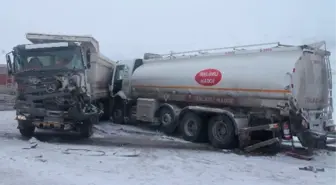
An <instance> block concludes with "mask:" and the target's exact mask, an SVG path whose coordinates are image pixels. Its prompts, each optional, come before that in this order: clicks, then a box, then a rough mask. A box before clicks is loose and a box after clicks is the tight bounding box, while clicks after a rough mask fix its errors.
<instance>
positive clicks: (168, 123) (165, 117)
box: [159, 107, 177, 135]
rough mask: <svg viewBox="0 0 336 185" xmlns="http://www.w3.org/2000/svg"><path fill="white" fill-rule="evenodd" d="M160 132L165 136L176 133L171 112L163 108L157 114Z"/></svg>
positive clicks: (174, 119)
mask: <svg viewBox="0 0 336 185" xmlns="http://www.w3.org/2000/svg"><path fill="white" fill-rule="evenodd" d="M159 123H160V130H161V131H162V132H164V133H165V134H168V135H169V134H173V133H174V132H175V131H176V128H177V124H176V118H175V114H174V112H173V110H171V109H169V108H166V107H163V108H161V109H160V112H159Z"/></svg>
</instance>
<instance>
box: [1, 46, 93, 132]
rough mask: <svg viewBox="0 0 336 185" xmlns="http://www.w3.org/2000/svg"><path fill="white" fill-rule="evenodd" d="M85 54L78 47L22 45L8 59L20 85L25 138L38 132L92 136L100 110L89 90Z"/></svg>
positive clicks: (18, 105) (18, 101)
mask: <svg viewBox="0 0 336 185" xmlns="http://www.w3.org/2000/svg"><path fill="white" fill-rule="evenodd" d="M83 53H84V52H83V51H82V48H81V47H80V46H79V45H77V44H75V43H67V42H65V43H61V42H59V43H47V44H31V45H19V46H17V47H15V48H14V49H13V51H12V52H11V53H9V54H8V55H7V56H6V59H7V66H8V73H9V74H11V75H13V76H14V77H15V80H16V83H17V94H16V102H15V109H16V114H17V117H16V119H17V120H18V129H19V130H20V133H21V134H22V135H23V136H26V137H30V136H32V135H33V134H34V131H35V128H40V129H53V130H59V131H76V132H79V133H80V134H81V136H83V137H90V136H91V135H92V132H93V131H92V127H93V124H95V123H96V122H98V119H99V110H98V109H97V108H96V107H95V106H94V105H93V104H92V103H91V98H90V93H89V92H88V91H89V88H87V86H88V85H87V78H86V69H88V68H90V53H89V52H88V53H85V54H83ZM11 56H12V57H11ZM12 59H13V62H12Z"/></svg>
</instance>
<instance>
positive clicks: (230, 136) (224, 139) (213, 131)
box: [208, 115, 236, 149]
mask: <svg viewBox="0 0 336 185" xmlns="http://www.w3.org/2000/svg"><path fill="white" fill-rule="evenodd" d="M208 137H209V141H210V143H211V145H212V146H213V147H215V148H221V149H228V148H232V147H234V145H235V144H236V137H235V128H234V125H233V123H232V121H231V120H230V119H229V118H228V117H227V116H225V115H220V116H214V117H212V118H211V119H210V121H209V125H208Z"/></svg>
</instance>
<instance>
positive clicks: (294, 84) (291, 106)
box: [110, 42, 332, 148]
mask: <svg viewBox="0 0 336 185" xmlns="http://www.w3.org/2000/svg"><path fill="white" fill-rule="evenodd" d="M323 44H324V42H320V43H315V44H311V45H300V46H288V45H281V44H279V43H277V45H276V46H275V47H267V48H265V47H264V45H249V46H237V47H228V48H220V49H212V50H199V51H190V52H182V53H174V54H167V55H157V54H145V57H144V59H143V60H139V59H138V60H135V61H121V62H120V64H119V66H118V67H117V68H116V70H115V71H114V78H113V81H112V86H111V88H110V89H113V91H112V92H111V94H112V96H113V98H114V102H115V103H114V108H113V115H112V116H113V118H114V120H115V121H116V122H120V123H121V122H125V121H128V120H130V119H135V120H138V121H142V122H158V123H159V124H160V125H161V128H162V129H163V131H165V132H167V133H172V132H174V131H175V130H176V128H180V130H181V132H182V135H183V137H184V138H185V139H186V140H189V141H198V140H202V139H204V138H206V139H209V140H210V142H211V143H212V145H213V146H216V147H220V148H226V147H228V146H231V145H232V143H233V142H234V138H235V137H237V136H239V138H241V137H240V135H239V133H240V131H241V130H244V129H245V130H247V128H252V127H254V126H261V125H268V126H269V124H274V123H279V124H278V126H280V127H281V128H282V127H283V126H284V125H285V124H290V125H291V127H292V132H293V134H295V133H301V132H303V131H302V130H304V131H306V130H309V131H310V132H309V133H310V135H309V138H312V137H311V136H312V135H314V136H316V137H320V136H322V137H323V136H325V133H326V132H325V127H326V125H327V124H329V123H330V122H332V120H331V117H330V115H331V114H330V112H331V110H332V109H331V104H330V102H331V101H332V98H331V96H329V91H330V87H331V86H330V82H331V77H330V76H331V73H330V63H329V60H328V56H329V55H330V53H329V52H328V51H326V50H325V49H320V48H321V46H322V45H323ZM290 120H291V121H290ZM292 120H296V121H292ZM275 127H276V126H275ZM216 129H217V131H216ZM305 133H306V132H305ZM311 133H313V134H311ZM219 135H221V136H219ZM261 135H265V134H261ZM299 135H300V134H299ZM305 136H306V135H305ZM305 136H302V137H300V136H299V137H300V138H301V140H305V139H304V138H307V137H305ZM306 140H307V139H306ZM306 143H307V142H306Z"/></svg>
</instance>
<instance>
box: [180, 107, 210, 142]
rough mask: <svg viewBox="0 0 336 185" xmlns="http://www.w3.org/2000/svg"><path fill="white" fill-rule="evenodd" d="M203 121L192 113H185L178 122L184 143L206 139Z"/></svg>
mask: <svg viewBox="0 0 336 185" xmlns="http://www.w3.org/2000/svg"><path fill="white" fill-rule="evenodd" d="M204 129H205V128H204V124H203V120H202V119H201V118H200V116H198V115H197V114H196V113H194V112H188V113H185V114H184V115H183V117H182V120H181V122H180V131H181V133H182V137H183V139H184V140H186V141H190V142H201V141H204V139H205V138H206V130H204Z"/></svg>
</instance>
